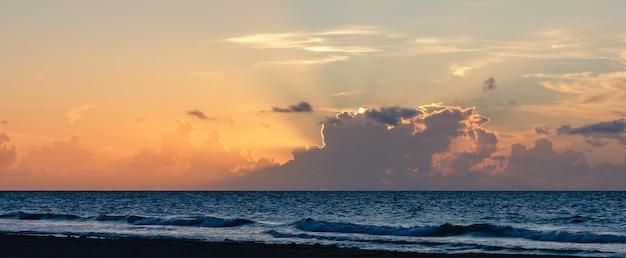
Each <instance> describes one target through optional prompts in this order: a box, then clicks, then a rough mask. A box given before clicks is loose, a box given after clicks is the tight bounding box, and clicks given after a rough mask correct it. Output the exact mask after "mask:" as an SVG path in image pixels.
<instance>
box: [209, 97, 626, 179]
mask: <svg viewBox="0 0 626 258" xmlns="http://www.w3.org/2000/svg"><path fill="white" fill-rule="evenodd" d="M488 121H489V119H487V118H486V117H484V116H482V115H480V114H479V113H478V112H477V111H476V110H475V109H474V108H472V107H470V108H462V107H457V106H441V105H428V106H420V107H418V108H405V107H399V106H392V107H381V108H377V109H371V110H366V111H364V112H348V111H345V112H341V113H339V114H338V115H337V116H335V117H332V118H328V119H326V121H324V122H323V124H322V131H321V136H322V137H321V140H322V142H321V144H320V146H308V147H307V146H303V147H300V148H296V149H294V150H293V152H292V159H291V160H290V161H288V162H286V163H284V164H282V165H280V166H271V167H266V168H263V169H255V170H251V171H249V172H248V173H246V174H245V175H243V176H240V177H237V178H230V179H228V180H223V181H218V182H216V183H214V184H210V185H209V186H208V187H210V188H212V189H264V190H269V189H281V190H320V189H331V190H383V189H406V190H425V189H430V190H435V189H437V190H442V189H450V190H461V189H466V190H480V189H482V190H485V189H509V190H511V189H519V190H524V189H526V190H528V189H544V190H546V189H625V188H624V187H625V186H624V185H623V183H619V182H624V180H626V174H624V173H623V171H626V169H625V168H626V167H625V166H626V155H625V163H623V164H611V163H600V164H599V165H596V166H591V165H589V163H588V162H587V160H586V158H585V155H584V153H583V152H580V151H575V150H572V149H565V150H557V149H555V148H554V146H553V143H552V142H551V141H549V140H548V139H539V140H537V141H536V142H535V143H534V146H530V147H526V146H525V145H523V144H520V143H514V144H512V145H510V146H504V147H502V146H501V141H500V139H499V136H498V134H496V132H494V131H491V130H488V129H486V128H484V125H485V124H486V123H487V122H488ZM390 125H392V126H390ZM570 130H571V128H570ZM536 132H537V133H538V134H547V133H548V129H545V128H541V127H537V130H536ZM554 137H558V135H555V136H554ZM594 144H602V143H601V142H597V141H595V142H594ZM507 150H508V152H507Z"/></svg>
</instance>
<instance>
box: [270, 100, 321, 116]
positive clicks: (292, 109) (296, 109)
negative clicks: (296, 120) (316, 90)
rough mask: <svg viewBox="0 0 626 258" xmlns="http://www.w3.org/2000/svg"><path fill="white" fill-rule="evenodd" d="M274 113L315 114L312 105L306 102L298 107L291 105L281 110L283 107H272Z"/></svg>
mask: <svg viewBox="0 0 626 258" xmlns="http://www.w3.org/2000/svg"><path fill="white" fill-rule="evenodd" d="M272 111H274V112H279V113H291V112H294V113H299V112H307V113H310V112H313V107H312V106H311V104H309V103H308V102H306V101H302V102H300V103H298V104H296V105H290V106H289V107H287V108H281V107H272Z"/></svg>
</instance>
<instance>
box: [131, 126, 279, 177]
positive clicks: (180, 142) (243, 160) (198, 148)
mask: <svg viewBox="0 0 626 258" xmlns="http://www.w3.org/2000/svg"><path fill="white" fill-rule="evenodd" d="M196 133H197V129H196V127H195V126H194V124H193V123H192V122H191V121H188V120H176V121H175V128H174V131H173V132H169V133H165V134H163V135H162V136H161V142H160V146H159V149H156V150H155V149H143V150H141V151H139V152H138V153H136V154H135V155H133V156H132V157H131V159H130V161H129V162H128V164H126V165H124V166H123V168H122V170H123V171H127V172H128V173H133V174H135V175H137V176H138V177H139V178H142V177H154V178H160V179H161V180H163V179H165V182H168V184H169V185H166V186H165V187H167V188H170V189H171V188H189V187H192V188H194V189H195V188H198V187H199V186H200V185H202V184H206V183H207V182H211V181H215V180H216V179H218V178H221V179H223V178H233V177H237V176H238V174H240V173H244V172H245V171H248V170H252V169H255V168H256V169H260V168H261V167H265V166H272V165H275V163H274V161H273V160H270V159H265V158H260V159H254V158H253V157H252V155H251V154H250V153H244V152H243V151H242V150H240V149H237V148H226V147H225V146H224V145H223V144H222V142H221V139H220V135H219V133H218V132H217V131H213V132H212V133H211V136H210V137H209V138H208V139H206V140H199V139H197V138H196ZM162 183H163V182H161V184H162ZM152 187H155V186H152Z"/></svg>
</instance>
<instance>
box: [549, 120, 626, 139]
mask: <svg viewBox="0 0 626 258" xmlns="http://www.w3.org/2000/svg"><path fill="white" fill-rule="evenodd" d="M625 128H626V121H625V120H624V119H623V118H622V119H618V120H613V121H609V122H600V123H596V124H591V125H587V126H583V127H579V128H572V127H571V126H569V125H564V126H562V127H561V128H559V133H561V134H563V133H565V134H582V135H589V134H619V133H624V132H626V131H625Z"/></svg>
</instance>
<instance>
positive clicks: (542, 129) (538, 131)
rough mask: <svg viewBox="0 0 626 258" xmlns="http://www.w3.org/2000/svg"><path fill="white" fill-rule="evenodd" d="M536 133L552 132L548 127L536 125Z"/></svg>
mask: <svg viewBox="0 0 626 258" xmlns="http://www.w3.org/2000/svg"><path fill="white" fill-rule="evenodd" d="M535 133H537V134H538V135H542V134H550V132H549V131H548V129H547V128H542V127H535Z"/></svg>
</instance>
